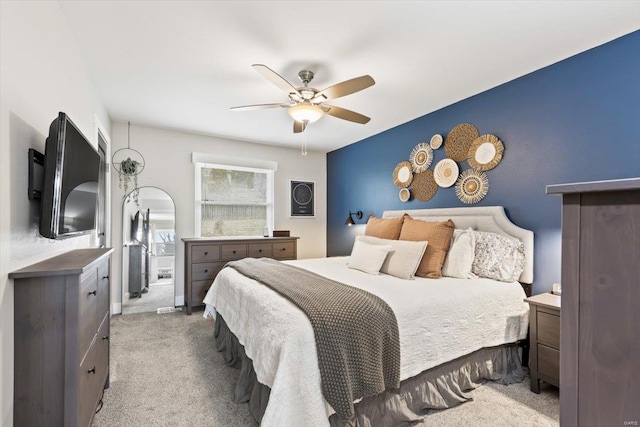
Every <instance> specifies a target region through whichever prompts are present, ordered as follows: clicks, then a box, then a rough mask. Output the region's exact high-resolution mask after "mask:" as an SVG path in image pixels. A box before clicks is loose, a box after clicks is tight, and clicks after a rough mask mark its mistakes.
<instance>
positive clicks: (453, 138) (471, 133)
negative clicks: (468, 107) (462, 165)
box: [444, 123, 480, 162]
mask: <svg viewBox="0 0 640 427" xmlns="http://www.w3.org/2000/svg"><path fill="white" fill-rule="evenodd" d="M479 136H480V133H479V132H478V129H476V127H475V126H474V125H472V124H471V123H462V124H459V125H458V126H456V127H454V128H453V129H451V132H449V134H448V135H447V139H446V140H445V141H444V151H445V152H446V153H447V157H449V158H451V159H453V160H455V161H456V162H461V161H463V160H467V158H468V156H469V147H471V143H472V142H473V141H474V140H475V139H476V138H477V137H479Z"/></svg>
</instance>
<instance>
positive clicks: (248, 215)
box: [196, 163, 273, 237]
mask: <svg viewBox="0 0 640 427" xmlns="http://www.w3.org/2000/svg"><path fill="white" fill-rule="evenodd" d="M265 227H269V229H273V170H269V169H258V168H248V167H240V166H227V165H219V164H208V163H196V235H199V236H200V237H222V236H262V235H263V234H264V229H265Z"/></svg>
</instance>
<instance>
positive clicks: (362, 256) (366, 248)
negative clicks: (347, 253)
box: [347, 240, 391, 274]
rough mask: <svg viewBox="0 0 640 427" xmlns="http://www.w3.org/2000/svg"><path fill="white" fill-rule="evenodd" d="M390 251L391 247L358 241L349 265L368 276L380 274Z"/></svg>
mask: <svg viewBox="0 0 640 427" xmlns="http://www.w3.org/2000/svg"><path fill="white" fill-rule="evenodd" d="M390 250H391V246H389V245H372V244H369V243H366V242H359V241H358V240H356V241H355V242H354V244H353V249H352V250H351V258H350V259H349V263H348V264H347V265H348V266H349V268H353V269H355V270H360V271H364V272H365V273H368V274H378V272H379V271H380V267H382V263H383V262H384V260H385V258H386V257H387V254H388V253H389V251H390Z"/></svg>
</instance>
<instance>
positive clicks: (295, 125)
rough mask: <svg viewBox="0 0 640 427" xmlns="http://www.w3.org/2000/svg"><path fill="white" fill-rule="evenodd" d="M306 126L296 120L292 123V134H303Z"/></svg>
mask: <svg viewBox="0 0 640 427" xmlns="http://www.w3.org/2000/svg"><path fill="white" fill-rule="evenodd" d="M306 127H307V125H306V124H305V123H304V122H299V121H297V120H294V121H293V133H300V132H304V130H305V128H306Z"/></svg>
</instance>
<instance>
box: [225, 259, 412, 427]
mask: <svg viewBox="0 0 640 427" xmlns="http://www.w3.org/2000/svg"><path fill="white" fill-rule="evenodd" d="M227 266H229V267H232V268H234V269H235V270H237V271H238V272H240V273H242V274H243V275H245V276H247V277H249V278H252V279H254V280H256V281H258V282H260V283H262V284H264V285H266V286H269V287H270V288H271V289H273V290H275V291H277V292H278V293H280V294H281V295H283V296H284V297H286V298H287V299H289V300H290V301H291V302H293V303H294V304H296V305H297V306H298V307H299V308H300V309H301V310H302V311H303V312H304V313H305V314H306V315H307V317H308V318H309V321H310V322H311V325H312V326H313V332H314V335H315V341H316V347H317V352H318V366H319V368H320V379H321V382H322V393H323V395H324V398H325V399H326V400H327V402H329V404H330V405H331V406H332V407H333V409H335V411H336V413H337V414H338V415H339V416H340V417H341V418H343V419H345V420H350V419H351V418H353V415H354V410H353V401H354V400H356V399H359V398H363V397H367V396H371V395H374V394H377V393H380V392H382V391H383V390H385V389H387V388H398V387H399V385H400V341H399V336H398V322H397V320H396V317H395V314H394V313H393V310H391V307H389V306H388V305H387V303H386V302H384V301H383V300H382V299H381V298H379V297H377V296H375V295H373V294H371V293H369V292H367V291H364V290H362V289H358V288H354V287H352V286H348V285H345V284H344V283H339V282H336V281H334V280H330V279H327V278H326V277H323V276H320V275H318V274H315V273H312V272H310V271H307V270H304V269H302V268H298V267H294V266H291V265H288V264H283V263H281V262H279V261H275V260H272V259H267V258H259V259H256V258H244V259H242V260H238V261H231V262H229V263H227ZM300 380H301V381H304V379H303V378H300Z"/></svg>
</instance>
